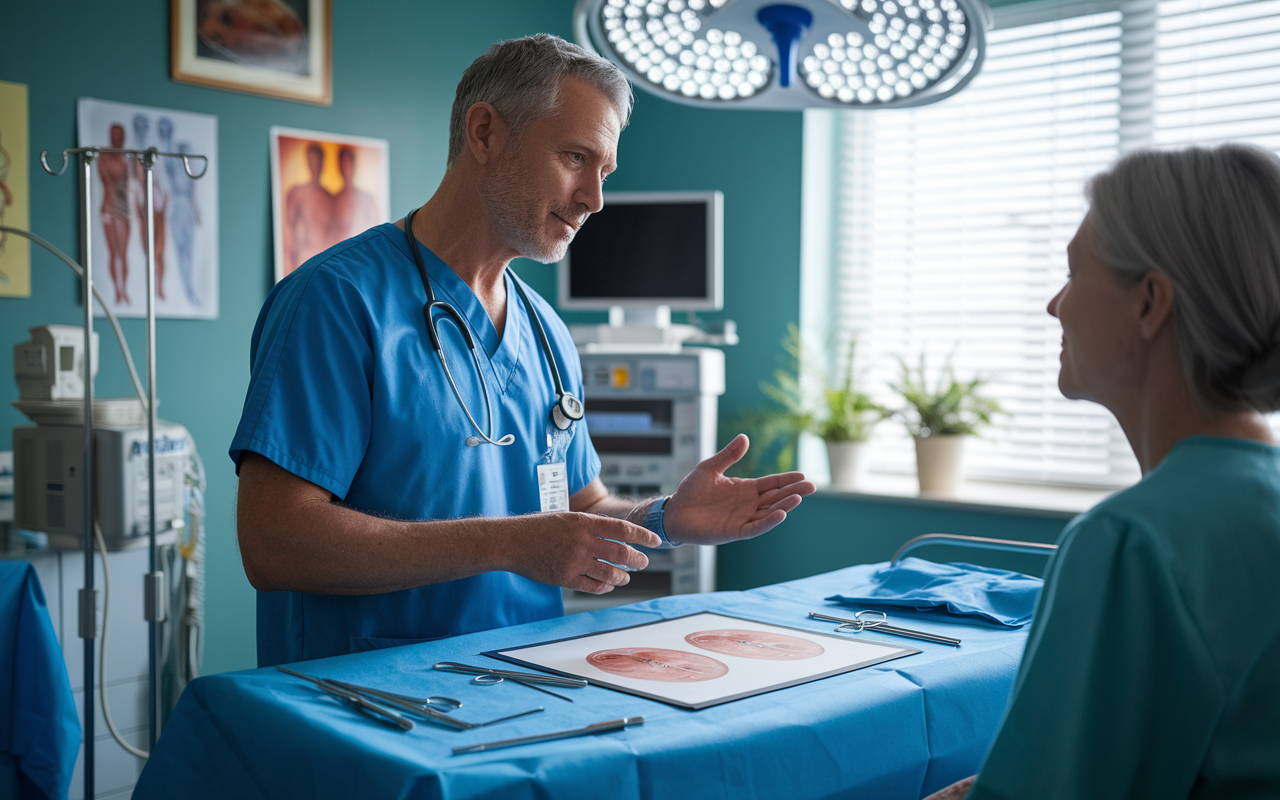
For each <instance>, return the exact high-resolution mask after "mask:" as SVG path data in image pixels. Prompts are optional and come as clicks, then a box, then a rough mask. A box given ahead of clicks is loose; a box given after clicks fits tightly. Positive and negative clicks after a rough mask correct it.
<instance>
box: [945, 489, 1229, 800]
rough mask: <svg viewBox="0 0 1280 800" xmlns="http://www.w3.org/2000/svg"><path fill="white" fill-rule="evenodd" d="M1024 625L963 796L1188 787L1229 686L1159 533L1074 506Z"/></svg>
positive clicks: (1097, 796)
mask: <svg viewBox="0 0 1280 800" xmlns="http://www.w3.org/2000/svg"><path fill="white" fill-rule="evenodd" d="M1032 626H1033V627H1032V631H1031V635H1030V637H1029V639H1028V641H1027V648H1026V652H1025V654H1024V656H1023V661H1022V666H1021V667H1020V669H1019V671H1018V676H1017V679H1016V681H1015V683H1014V687H1013V692H1012V695H1011V697H1010V700H1009V706H1008V708H1007V709H1006V712H1005V719H1004V721H1003V723H1002V725H1001V728H1000V731H999V733H998V734H997V735H996V738H995V741H994V742H993V743H992V745H991V749H990V751H989V752H988V754H987V758H986V761H985V763H984V764H983V766H982V770H981V772H980V773H979V775H978V780H977V781H976V783H975V785H974V787H973V789H972V790H971V791H970V793H969V798H970V800H993V799H994V798H1008V799H1009V800H1012V799H1013V798H1031V797H1034V798H1040V799H1042V800H1051V799H1052V798H1063V799H1064V800H1065V799H1066V798H1083V797H1088V798H1092V799H1094V800H1105V799H1106V798H1134V797H1152V798H1155V797H1186V796H1187V795H1188V794H1189V793H1190V792H1191V789H1192V786H1193V784H1194V782H1195V779H1196V775H1197V772H1198V769H1199V766H1200V764H1201V763H1202V759H1203V756H1204V753H1205V752H1206V749H1207V748H1208V745H1209V742H1210V741H1211V738H1212V735H1213V730H1214V727H1215V725H1216V724H1217V720H1218V719H1219V717H1220V715H1221V713H1222V708H1223V705H1224V697H1223V688H1222V684H1221V682H1220V679H1219V677H1218V673H1217V671H1216V668H1215V666H1214V663H1213V661H1212V657H1211V655H1210V650H1209V648H1208V646H1207V644H1206V642H1205V640H1204V638H1203V636H1202V634H1201V631H1200V629H1199V627H1198V625H1197V623H1196V621H1195V620H1194V618H1193V617H1192V616H1191V614H1190V613H1189V611H1188V609H1187V608H1186V607H1185V605H1184V603H1183V601H1182V598H1181V595H1180V593H1179V590H1178V586H1177V584H1176V581H1175V578H1174V576H1173V575H1172V574H1171V570H1170V569H1169V567H1168V560H1167V558H1165V557H1164V554H1163V553H1162V552H1161V545H1160V542H1159V540H1158V537H1155V536H1154V535H1152V534H1151V533H1150V532H1149V531H1146V530H1144V529H1143V527H1142V525H1141V524H1140V523H1137V522H1134V521H1132V520H1125V519H1118V518H1116V517H1114V516H1111V515H1108V514H1106V513H1097V512H1091V513H1089V514H1086V515H1084V516H1083V517H1080V518H1078V519H1077V520H1076V521H1075V522H1073V523H1072V525H1071V526H1070V527H1069V528H1068V531H1067V532H1066V533H1065V534H1064V536H1063V538H1062V546H1061V548H1060V550H1059V552H1058V553H1057V554H1056V555H1055V556H1054V560H1053V563H1052V564H1051V565H1050V569H1049V574H1048V575H1047V577H1046V582H1045V589H1044V594H1043V596H1042V597H1041V599H1040V606H1039V607H1038V608H1037V610H1036V619H1035V621H1034V622H1033V623H1032Z"/></svg>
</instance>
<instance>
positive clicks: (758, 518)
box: [663, 433, 817, 544]
mask: <svg viewBox="0 0 1280 800" xmlns="http://www.w3.org/2000/svg"><path fill="white" fill-rule="evenodd" d="M749 446H750V442H749V441H748V439H747V437H746V436H745V435H744V434H741V433H740V434H738V435H737V437H735V438H734V440H733V441H732V442H729V444H728V445H726V446H725V448H724V449H723V450H721V451H720V452H719V453H716V454H715V455H713V456H712V457H711V458H708V459H707V460H706V461H703V462H702V463H701V464H699V465H698V466H696V467H694V468H693V471H692V472H690V473H689V474H688V475H686V476H685V478H684V480H682V481H680V485H679V486H678V487H676V493H675V494H673V495H672V496H671V499H670V500H668V501H667V505H666V509H665V513H664V515H663V530H665V531H666V533H667V538H668V539H670V540H671V541H673V542H678V543H680V544H724V543H725V542H735V541H738V540H739V539H750V538H751V537H753V536H759V535H760V534H762V533H764V532H765V531H768V530H770V529H772V528H774V527H775V526H777V525H778V523H780V522H782V521H783V520H784V519H786V518H787V512H788V511H791V510H792V509H794V508H795V507H796V506H798V505H800V500H801V499H802V498H804V497H805V496H806V495H810V494H813V493H814V491H816V490H817V487H816V486H815V485H814V484H813V482H812V481H807V480H805V479H804V474H803V473H800V472H785V473H782V474H779V475H766V476H765V477H763V478H730V477H727V476H726V475H725V474H724V471H725V470H726V469H728V468H729V467H731V466H733V465H734V464H735V463H737V462H738V461H739V460H740V459H741V458H742V457H743V456H745V455H746V454H747V448H748V447H749Z"/></svg>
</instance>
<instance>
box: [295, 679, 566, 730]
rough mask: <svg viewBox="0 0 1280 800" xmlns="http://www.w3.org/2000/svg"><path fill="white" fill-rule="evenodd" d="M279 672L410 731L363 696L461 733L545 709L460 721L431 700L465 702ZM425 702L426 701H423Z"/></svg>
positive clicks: (397, 716) (397, 715) (457, 705)
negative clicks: (308, 682)
mask: <svg viewBox="0 0 1280 800" xmlns="http://www.w3.org/2000/svg"><path fill="white" fill-rule="evenodd" d="M276 669H278V670H280V671H281V672H286V673H288V674H290V675H296V676H297V677H299V678H305V679H306V680H309V681H311V682H312V683H315V684H316V685H317V686H319V687H320V688H321V689H324V690H325V691H327V692H329V693H330V694H333V695H337V696H338V697H342V698H344V699H347V700H348V701H349V702H352V703H353V704H355V705H357V706H358V707H359V708H360V709H361V710H362V711H368V712H370V713H372V714H376V715H378V716H382V717H384V718H386V719H388V720H391V721H392V722H395V724H397V725H400V727H402V728H404V724H402V723H401V722H400V721H399V720H403V721H404V723H407V724H408V726H409V727H408V728H404V729H405V730H410V729H411V728H413V722H412V721H410V720H407V719H404V718H403V717H401V716H400V715H399V714H396V713H394V712H392V711H391V710H390V709H386V708H383V707H382V706H380V705H378V704H376V703H373V702H370V701H368V700H366V699H365V698H364V697H361V696H360V695H368V696H370V697H376V698H378V699H379V700H382V701H384V702H386V703H389V704H391V705H393V706H396V707H397V708H400V709H403V710H405V711H412V712H414V713H415V714H421V715H422V716H424V717H426V718H428V719H431V720H434V721H436V722H440V723H442V724H444V725H447V726H449V727H451V728H456V729H458V730H464V731H465V730H471V729H472V728H483V727H485V726H486V725H493V724H494V723H497V722H506V721H507V720H509V719H515V718H516V717H523V716H526V715H528V714H536V713H538V712H540V711H542V710H543V709H542V706H538V707H537V708H531V709H529V710H528V711H521V712H520V713H519V714H511V715H509V716H505V717H499V718H497V719H491V720H488V721H486V722H464V721H463V720H460V719H454V718H453V717H451V716H449V715H448V714H445V713H444V712H443V711H437V710H436V709H434V708H431V706H430V705H429V701H431V700H436V701H442V700H447V701H449V702H451V703H454V704H455V705H454V706H453V707H454V708H458V707H460V706H461V705H462V703H460V702H458V701H457V700H453V699H452V698H448V697H407V696H405V695H402V694H395V693H394V692H384V691H382V690H381V689H372V688H370V687H368V686H360V685H358V684H354V683H347V682H346V681H339V680H334V679H332V678H316V677H314V676H311V675H304V674H303V673H301V672H294V671H293V670H291V669H288V668H287V667H282V666H279V665H277V666H276ZM347 695H351V696H352V697H354V698H356V700H358V701H363V703H356V702H355V701H353V700H350V698H348V697H347ZM423 701H427V702H423ZM365 704H367V705H368V706H372V708H366V707H365ZM384 712H385V713H384Z"/></svg>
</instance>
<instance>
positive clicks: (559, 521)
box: [230, 35, 814, 666]
mask: <svg viewBox="0 0 1280 800" xmlns="http://www.w3.org/2000/svg"><path fill="white" fill-rule="evenodd" d="M631 103H632V95H631V89H630V86H629V85H628V83H627V81H626V79H625V77H624V76H623V75H622V73H621V72H620V71H619V70H618V69H617V67H615V66H613V65H612V64H610V63H609V62H607V61H605V60H604V59H601V58H599V57H596V56H594V55H591V54H589V53H587V52H586V51H584V50H582V49H581V48H579V47H577V46H575V45H572V44H569V43H567V42H565V41H563V40H561V39H558V38H555V37H553V36H547V35H538V36H532V37H526V38H523V39H516V40H512V41H507V42H500V43H498V44H495V45H494V46H493V47H491V48H490V49H489V51H488V52H487V53H485V54H484V55H483V56H481V57H480V58H478V59H477V60H476V61H475V62H474V63H473V64H472V65H471V66H470V68H468V69H467V71H466V72H465V73H464V74H463V77H462V81H461V83H459V85H458V90H457V96H456V99H455V101H454V105H453V113H452V117H451V120H450V132H449V133H450V141H449V163H448V168H447V170H446V172H445V175H444V178H443V180H442V181H441V182H440V186H439V188H438V189H437V190H436V192H435V194H434V195H433V196H432V197H431V199H430V200H428V201H427V202H426V204H425V205H423V206H421V207H420V208H418V209H416V211H414V212H411V213H410V214H409V215H408V221H409V224H408V226H407V231H408V234H407V233H406V221H405V220H400V221H398V222H396V223H395V224H384V225H380V226H378V227H375V228H372V229H370V230H368V231H366V232H364V233H362V234H360V235H359V236H356V237H354V238H352V239H348V240H347V241H344V242H342V243H340V244H338V245H336V246H334V247H332V248H330V249H329V250H327V251H325V252H323V253H321V254H320V255H318V256H316V257H315V258H312V259H311V260H310V261H308V262H307V263H306V264H305V265H303V266H302V267H301V268H299V269H298V270H296V271H295V272H294V273H292V274H291V275H289V276H288V277H287V278H285V279H284V280H283V281H281V282H280V283H279V284H278V285H277V286H276V287H275V288H274V289H273V290H272V291H271V293H270V295H269V296H268V297H267V301H266V303H265V304H264V306H263V308H262V312H261V314H260V315H259V317H258V322H257V325H256V326H255V328H254V332H253V339H252V345H251V362H252V377H251V380H250V384H249V390H248V396H247V398H246V400H245V405H244V412H243V416H242V418H241V421H240V426H239V428H238V430H237V431H236V435H235V439H234V440H233V441H232V444H231V450H230V454H231V458H232V460H234V461H235V463H236V465H237V467H238V472H239V475H240V485H239V498H238V502H239V506H238V509H237V528H238V536H239V543H240V551H241V555H242V557H243V559H244V567H245V573H246V574H247V575H248V578H249V581H250V583H252V584H253V586H254V587H255V588H256V589H258V591H259V594H258V663H259V666H269V665H273V664H278V663H285V662H291V661H300V660H304V659H312V658H320V657H324V656H333V655H340V654H344V653H350V652H359V651H363V650H370V649H377V648H381V647H390V646H395V645H399V644H406V643H411V642H421V641H426V640H430V639H436V638H442V637H445V636H452V635H457V634H462V633H468V632H471V631H479V630H485V629H489V628H495V627H499V626H505V625H515V624H519V623H523V622H529V621H533V620H540V619H546V618H548V617H553V616H558V615H560V614H562V613H563V606H562V603H561V591H560V588H559V587H568V588H571V589H578V590H581V591H585V592H592V593H596V594H602V593H604V592H608V591H611V590H613V588H614V587H616V586H623V585H625V584H626V583H627V581H628V572H627V570H628V569H642V568H643V567H645V566H646V565H647V563H648V560H647V558H646V557H645V556H644V554H643V553H641V552H640V551H638V550H635V549H634V548H632V547H631V545H643V546H645V547H658V546H663V545H668V544H669V545H675V544H681V543H695V544H717V543H721V542H730V541H734V540H738V539H745V538H749V537H752V536H757V535H759V534H761V533H764V532H765V531H767V530H769V529H770V528H773V527H774V526H775V525H777V524H778V523H780V522H782V521H783V520H784V519H785V518H786V516H787V512H789V511H791V510H792V509H794V508H795V507H796V506H797V505H798V504H799V503H800V500H801V497H803V496H804V495H808V494H810V493H812V492H813V491H814V485H813V484H812V483H810V482H809V481H806V480H804V476H803V475H801V474H799V473H788V474H784V475H772V476H769V477H765V478H757V479H751V480H743V479H736V478H728V477H725V475H724V474H723V473H724V470H725V469H726V468H728V467H729V466H730V465H732V464H733V463H734V462H736V461H737V460H738V459H740V458H741V457H742V456H743V455H744V454H745V453H746V450H747V439H746V437H745V436H738V437H737V438H736V439H734V441H733V442H731V443H730V444H729V445H728V446H727V447H726V448H725V449H724V450H722V451H720V452H719V453H717V454H716V455H714V456H712V457H711V458H709V459H707V460H706V461H704V462H702V463H701V464H699V465H698V466H697V467H696V468H695V469H694V470H693V471H692V472H691V473H689V475H688V476H687V477H686V478H685V479H684V480H683V481H682V482H681V483H680V484H679V486H678V488H677V489H676V492H675V494H674V495H671V496H670V497H659V498H653V499H651V500H647V501H644V502H641V503H639V504H637V503H635V502H634V501H631V500H623V499H622V498H618V497H614V496H612V495H610V494H609V492H608V490H607V489H606V488H605V486H604V484H603V483H602V482H601V481H600V477H599V471H600V460H599V458H598V457H597V455H596V453H595V450H594V448H593V447H592V445H591V438H590V436H589V434H588V432H587V426H586V423H585V422H584V421H582V420H581V408H580V405H575V401H574V400H573V398H580V397H581V396H582V368H581V364H580V363H579V360H578V356H577V352H576V350H575V349H574V346H573V342H572V339H571V338H570V336H569V333H568V330H567V329H566V327H565V325H564V324H563V322H561V320H560V319H559V318H558V317H557V316H556V314H555V312H554V311H553V310H552V308H551V306H550V305H549V304H548V303H546V301H544V300H543V299H542V298H541V297H539V296H538V295H537V294H536V293H535V292H534V291H533V290H532V289H530V288H529V287H528V286H527V285H525V284H524V282H523V281H521V280H520V279H519V278H518V277H517V276H516V275H515V274H514V273H513V272H512V271H510V270H508V269H507V265H508V264H509V263H510V262H511V260H512V259H513V258H516V257H519V256H524V257H526V258H532V259H534V260H537V261H540V262H543V263H552V262H555V261H558V260H559V259H560V258H561V257H562V256H563V255H564V252H565V250H566V248H567V247H568V245H569V242H570V241H571V240H572V239H573V236H574V234H575V233H576V232H577V230H578V228H579V227H581V225H582V223H583V222H584V221H586V219H587V217H588V216H589V215H590V214H591V213H593V212H595V211H598V210H599V209H600V207H601V205H602V197H601V187H602V184H603V182H604V180H605V177H606V176H608V174H609V173H610V172H612V171H613V170H614V168H615V167H616V153H617V145H618V135H619V134H620V133H621V132H622V129H623V128H624V127H625V126H626V124H627V119H628V117H629V115H630V112H631ZM428 286H429V287H430V291H431V293H432V294H433V295H434V297H435V301H436V305H435V306H434V307H433V308H431V309H424V306H425V305H427V303H428V291H429V290H428ZM442 304H448V305H449V306H451V307H452V309H453V310H452V311H451V310H449V309H446V308H443V307H442ZM428 318H430V323H429V322H428ZM429 325H430V326H431V327H434V329H435V331H436V333H435V335H434V336H435V337H438V340H439V343H440V349H439V354H437V351H436V349H435V347H434V344H433V338H434V337H433V334H432V333H431V331H430V328H429ZM464 328H465V329H466V330H467V331H468V332H469V334H470V338H471V340H472V341H473V342H474V344H475V349H474V354H473V351H472V350H471V349H470V348H469V346H468V341H467V337H466V334H465V333H464V332H463V329H464ZM442 359H443V363H442ZM446 364H447V370H446V366H445V365H446ZM556 373H558V375H559V378H560V380H559V381H557V378H556ZM557 382H559V383H561V384H562V390H563V391H559V390H557V388H556V384H557ZM565 394H567V395H572V397H570V398H569V399H567V400H566V399H565V398H564V395H565ZM504 442H506V443H504ZM615 565H617V566H615Z"/></svg>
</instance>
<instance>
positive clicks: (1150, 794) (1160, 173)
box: [934, 145, 1280, 800]
mask: <svg viewBox="0 0 1280 800" xmlns="http://www.w3.org/2000/svg"><path fill="white" fill-rule="evenodd" d="M1087 194H1088V197H1089V200H1090V210H1089V213H1088V215H1087V216H1086V217H1085V219H1084V222H1083V223H1081V225H1080V230H1079V232H1078V233H1077V234H1076V236H1075V238H1074V239H1073V240H1072V242H1071V244H1070V245H1069V246H1068V248H1067V256H1068V262H1069V264H1070V269H1071V273H1070V276H1069V278H1068V280H1067V284H1066V286H1064V287H1063V288H1062V290H1061V291H1060V292H1058V294H1057V296H1056V297H1054V298H1053V300H1051V301H1050V302H1049V313H1050V314H1052V315H1054V316H1055V317H1057V318H1058V320H1059V321H1060V322H1061V323H1062V367H1061V372H1060V373H1059V377H1058V386H1059V387H1060V388H1061V390H1062V393H1063V394H1065V395H1066V396H1067V397H1070V398H1077V399H1081V400H1092V401H1093V402H1095V403H1100V404H1102V405H1103V406H1105V407H1106V408H1107V409H1108V410H1110V411H1111V412H1112V413H1113V414H1115V416H1116V419H1117V420H1119V422H1120V425H1121V427H1122V428H1123V429H1124V433H1125V436H1127V437H1128V439H1129V444H1130V446H1132V447H1133V452H1134V454H1135V455H1136V456H1137V457H1138V463H1139V464H1140V466H1141V467H1142V473H1143V477H1142V480H1141V481H1139V482H1138V484H1137V485H1136V486H1133V487H1132V488H1129V489H1126V490H1124V491H1122V492H1119V493H1117V494H1115V495H1113V496H1111V497H1110V498H1108V499H1107V500H1104V501H1103V502H1101V503H1099V504H1098V505H1097V506H1096V507H1094V508H1093V509H1092V510H1090V511H1088V512H1087V513H1085V514H1082V515H1081V516H1079V517H1077V518H1076V519H1075V520H1073V521H1072V523H1071V524H1070V525H1068V526H1067V529H1066V530H1065V531H1063V534H1062V537H1061V539H1060V542H1059V544H1060V549H1059V551H1058V552H1057V554H1056V555H1055V556H1054V558H1053V560H1052V561H1051V563H1050V565H1049V570H1048V573H1047V576H1046V581H1045V587H1044V591H1043V594H1042V596H1041V598H1040V604H1039V606H1038V608H1037V611H1036V618H1035V621H1034V622H1033V624H1032V627H1031V633H1030V638H1029V639H1028V641H1027V648H1026V654H1025V656H1024V658H1023V661H1022V666H1021V668H1020V670H1019V672H1018V676H1017V679H1016V681H1015V683H1014V688H1013V693H1012V696H1011V698H1010V702H1009V707H1008V709H1007V711H1006V713H1005V718H1004V722H1003V723H1002V725H1001V728H1000V731H999V733H998V734H997V735H996V738H995V741H994V742H993V743H992V746H991V749H990V751H989V752H988V754H987V758H986V761H985V763H984V764H983V766H982V769H981V771H980V772H979V773H978V775H977V776H976V778H970V779H967V780H965V781H961V782H960V783H958V784H955V785H953V786H951V787H949V788H947V789H944V790H942V791H941V792H938V793H937V794H936V795H934V797H957V798H958V797H964V796H966V792H967V796H968V797H969V798H971V800H972V799H975V798H1035V799H1036V800H1044V799H1045V798H1089V799H1090V800H1093V799H1094V798H1110V797H1116V798H1120V797H1124V798H1187V797H1192V798H1200V797H1223V798H1255V797H1257V798H1261V797H1271V798H1275V797H1280V448H1278V447H1276V446H1275V443H1274V440H1273V438H1272V435H1271V431H1270V429H1269V428H1268V426H1267V423H1266V421H1265V419H1264V418H1263V414H1265V413H1267V412H1271V411H1274V410H1277V409H1280V160H1278V159H1277V158H1276V157H1275V156H1274V155H1272V154H1270V153H1268V152H1266V151H1263V150H1259V149H1255V148H1252V147H1245V146H1240V145H1226V146H1222V147H1218V148H1216V149H1212V150H1204V149H1190V150H1184V151H1180V152H1139V153H1135V154H1132V155H1129V156H1127V157H1125V158H1122V159H1121V160H1120V161H1119V162H1118V163H1117V164H1116V165H1115V166H1114V167H1113V168H1112V169H1111V170H1110V171H1109V172H1106V173H1104V174H1102V175H1099V176H1097V177H1095V178H1094V179H1093V180H1092V181H1091V182H1090V183H1089V185H1088V189H1087Z"/></svg>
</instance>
